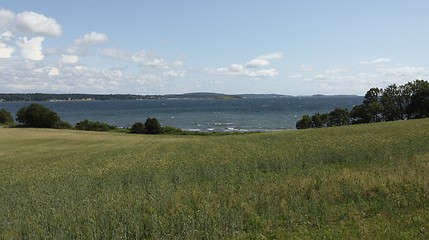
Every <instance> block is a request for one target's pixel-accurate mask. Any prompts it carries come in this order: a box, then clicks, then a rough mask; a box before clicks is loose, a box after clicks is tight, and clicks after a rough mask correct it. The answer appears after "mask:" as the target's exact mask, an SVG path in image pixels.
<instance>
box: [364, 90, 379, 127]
mask: <svg viewBox="0 0 429 240" xmlns="http://www.w3.org/2000/svg"><path fill="white" fill-rule="evenodd" d="M382 94H383V89H381V88H371V89H369V90H368V92H366V94H365V98H364V100H363V105H364V106H365V110H366V111H367V113H368V114H369V115H370V116H371V122H380V121H381V120H382V119H383V117H382V109H383V108H382V105H381V102H380V99H381V96H382Z"/></svg>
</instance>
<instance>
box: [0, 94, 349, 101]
mask: <svg viewBox="0 0 429 240" xmlns="http://www.w3.org/2000/svg"><path fill="white" fill-rule="evenodd" d="M330 96H336V97H338V96H344V97H347V96H350V97H356V96H357V95H321V94H317V95H312V96H292V95H282V94H234V95H232V94H223V93H210V92H197V93H184V94H166V95H136V94H75V93H72V94H51V93H0V102H68V101H70V102H74V101H107V100H147V99H219V100H228V99H242V98H293V97H330Z"/></svg>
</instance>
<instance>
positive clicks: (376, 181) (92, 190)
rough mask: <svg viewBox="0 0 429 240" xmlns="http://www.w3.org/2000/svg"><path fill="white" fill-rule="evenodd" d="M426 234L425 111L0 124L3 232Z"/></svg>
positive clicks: (92, 235)
mask: <svg viewBox="0 0 429 240" xmlns="http://www.w3.org/2000/svg"><path fill="white" fill-rule="evenodd" d="M121 238H122V239H145V238H149V239H225V238H232V239H285V238H286V239H320V238H327V239H339V238H342V239H350V238H351V239H354V238H366V239H398V238H399V239H428V238H429V119H425V120H412V121H411V120H410V121H398V122H390V123H380V124H370V125H357V126H348V127H334V128H328V129H316V130H301V131H285V132H272V133H258V134H246V135H230V136H168V135H156V136H155V135H132V134H122V133H98V132H83V131H69V130H47V129H11V128H0V239H121Z"/></svg>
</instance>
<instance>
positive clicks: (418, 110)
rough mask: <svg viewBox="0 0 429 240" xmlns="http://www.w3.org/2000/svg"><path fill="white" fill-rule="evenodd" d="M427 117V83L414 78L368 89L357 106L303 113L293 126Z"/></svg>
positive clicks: (302, 127) (302, 126) (428, 89)
mask: <svg viewBox="0 0 429 240" xmlns="http://www.w3.org/2000/svg"><path fill="white" fill-rule="evenodd" d="M427 117H429V82H427V81H424V80H416V81H413V82H409V83H407V84H404V85H401V86H397V85H396V84H392V85H389V86H388V87H387V88H385V89H380V88H371V89H370V90H368V91H367V93H366V94H365V97H364V101H363V103H362V104H361V105H357V106H354V107H353V109H352V110H351V111H349V110H348V109H340V108H337V109H334V110H333V111H332V112H330V113H325V114H320V113H316V114H314V115H313V116H309V115H304V116H302V118H301V119H300V120H298V121H297V123H296V128H297V129H306V128H322V127H332V126H343V125H349V124H361V123H374V122H383V121H386V122H388V121H396V120H405V119H418V118H427Z"/></svg>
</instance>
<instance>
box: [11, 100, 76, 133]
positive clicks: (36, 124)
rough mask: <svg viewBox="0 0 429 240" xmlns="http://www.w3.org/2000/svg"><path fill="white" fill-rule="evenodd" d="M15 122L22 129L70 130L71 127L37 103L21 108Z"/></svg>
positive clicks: (54, 113)
mask: <svg viewBox="0 0 429 240" xmlns="http://www.w3.org/2000/svg"><path fill="white" fill-rule="evenodd" d="M16 120H17V121H18V122H19V123H21V124H22V126H24V127H33V128H56V129H70V128H72V126H71V125H70V124H69V123H67V122H64V121H62V120H61V118H60V117H59V116H58V114H57V113H56V112H54V111H52V110H51V109H49V108H46V107H44V106H42V105H41V104H38V103H32V104H30V105H29V106H27V107H23V108H21V109H20V110H19V111H18V112H17V113H16Z"/></svg>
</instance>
